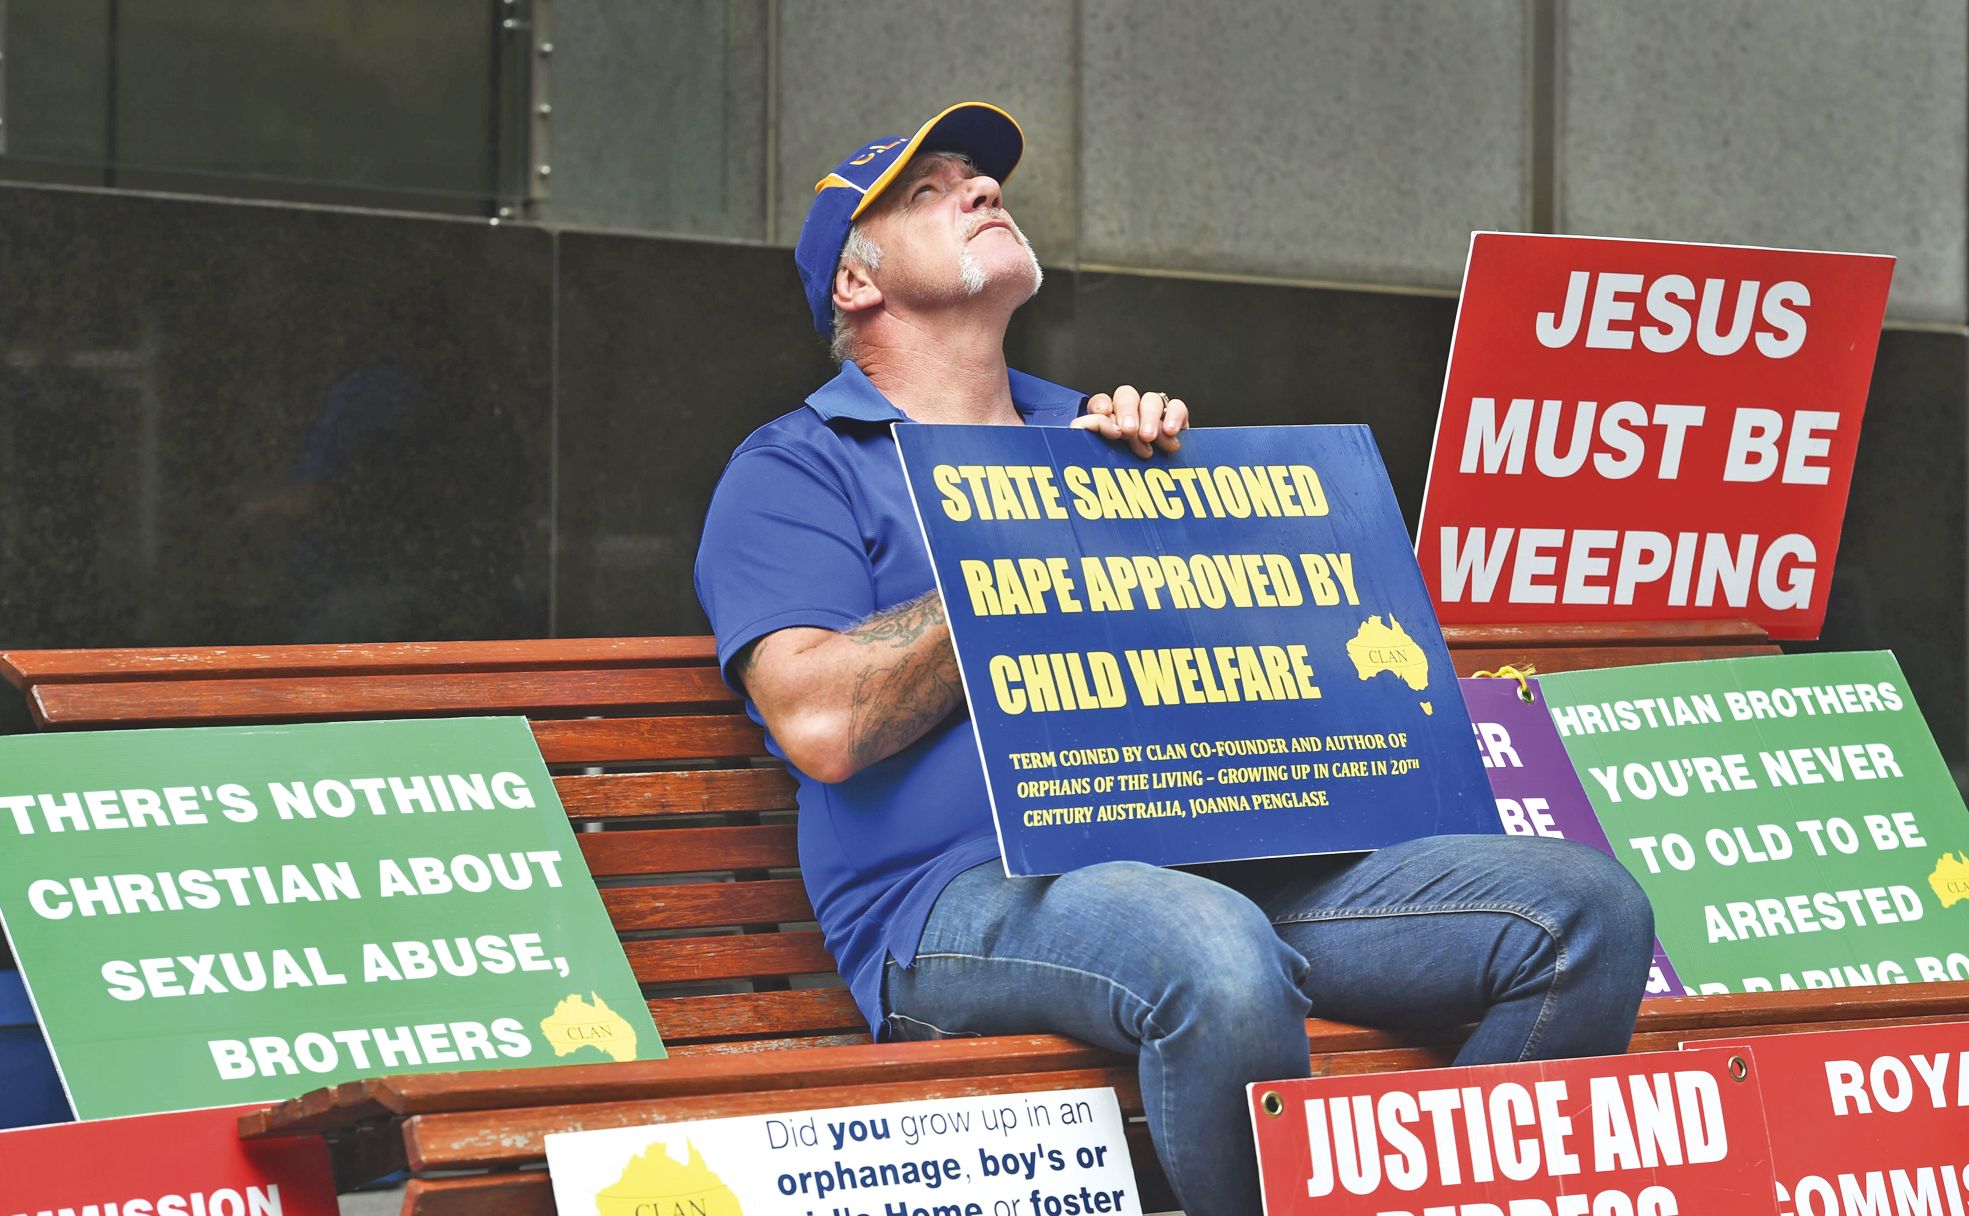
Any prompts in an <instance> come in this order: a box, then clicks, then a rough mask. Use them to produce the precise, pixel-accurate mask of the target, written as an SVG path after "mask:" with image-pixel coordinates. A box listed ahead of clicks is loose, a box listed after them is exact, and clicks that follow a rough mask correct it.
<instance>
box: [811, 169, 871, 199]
mask: <svg viewBox="0 0 1969 1216" xmlns="http://www.w3.org/2000/svg"><path fill="white" fill-rule="evenodd" d="M829 186H846V187H847V188H848V189H850V190H859V189H861V187H860V186H857V185H855V184H854V183H853V182H851V181H849V180H848V179H847V178H845V177H842V176H841V175H840V174H839V173H830V174H828V175H827V176H826V177H823V178H821V179H820V180H819V181H817V182H815V183H814V193H815V194H819V193H820V192H821V191H823V190H825V189H827V188H828V187H829Z"/></svg>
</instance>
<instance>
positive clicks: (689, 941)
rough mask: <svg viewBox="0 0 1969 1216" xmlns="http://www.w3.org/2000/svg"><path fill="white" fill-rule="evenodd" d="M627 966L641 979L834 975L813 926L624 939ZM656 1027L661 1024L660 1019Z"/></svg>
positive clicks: (673, 980)
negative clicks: (710, 935) (652, 938)
mask: <svg viewBox="0 0 1969 1216" xmlns="http://www.w3.org/2000/svg"><path fill="white" fill-rule="evenodd" d="M622 951H623V953H625V954H627V955H628V956H629V969H630V970H631V971H634V972H635V973H636V979H637V980H638V981H639V982H641V983H644V984H681V983H686V982H689V981H691V980H742V979H758V978H761V977H765V976H774V977H781V976H792V975H833V974H834V956H833V955H831V954H829V953H828V952H827V947H826V946H825V945H823V944H821V936H820V932H819V931H818V930H812V929H792V930H787V931H784V932H780V933H757V934H746V935H733V936H730V937H675V938H666V939H665V940H663V941H655V942H623V943H622ZM656 1028H657V1030H658V1031H661V1030H662V1029H663V1024H662V1023H661V1022H659V1023H657V1027H656Z"/></svg>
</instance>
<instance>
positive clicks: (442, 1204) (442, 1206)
mask: <svg viewBox="0 0 1969 1216" xmlns="http://www.w3.org/2000/svg"><path fill="white" fill-rule="evenodd" d="M403 1210H404V1212H406V1213H410V1212H415V1213H416V1214H417V1216H557V1213H556V1210H555V1207H554V1183H553V1180H552V1179H550V1178H549V1177H548V1176H547V1171H546V1170H523V1171H513V1172H510V1173H498V1174H478V1175H474V1176H471V1177H466V1178H412V1179H411V1180H410V1182H409V1183H408V1184H407V1185H405V1187H404V1188H403Z"/></svg>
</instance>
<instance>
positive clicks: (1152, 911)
mask: <svg viewBox="0 0 1969 1216" xmlns="http://www.w3.org/2000/svg"><path fill="white" fill-rule="evenodd" d="M1196 870H1197V871H1198V872H1192V871H1190V870H1172V869H1159V868H1157V867H1154V866H1148V865H1142V864H1139V863H1137V862H1108V863H1105V864H1102V865H1096V866H1089V867H1087V868H1086V869H1083V870H1076V871H1074V872H1073V873H1071V874H1065V875H1062V876H1060V877H1058V878H1007V877H1005V875H1004V872H1003V869H1002V867H1001V866H1000V865H999V864H998V863H997V862H991V863H988V864H986V865H981V866H978V867H976V868H975V869H971V870H967V871H965V872H964V873H963V874H960V875H959V876H958V877H957V878H956V879H955V880H953V881H952V882H951V884H950V886H949V887H947V888H945V890H944V892H943V894H942V895H941V896H939V897H938V899H937V902H936V905H935V907H934V908H933V909H932V910H931V913H930V921H929V925H928V926H927V927H926V929H925V930H924V934H923V941H922V945H921V946H920V947H919V949H918V951H917V955H916V961H915V963H914V965H912V966H910V967H907V968H905V967H902V966H899V965H898V964H897V963H895V962H894V961H893V960H892V961H891V962H890V963H889V965H888V968H887V972H886V974H885V976H884V985H883V1000H884V1008H885V1011H886V1013H887V1031H888V1034H889V1037H891V1038H898V1039H921V1038H936V1037H941V1036H947V1035H972V1034H1015V1033H1034V1032H1041V1031H1050V1032H1055V1033H1059V1034H1066V1035H1072V1036H1073V1037H1075V1038H1077V1039H1081V1040H1084V1041H1086V1042H1089V1043H1095V1044H1099V1045H1101V1046H1103V1047H1108V1048H1111V1049H1113V1050H1116V1051H1127V1052H1137V1053H1139V1061H1140V1068H1141V1084H1142V1102H1143V1104H1144V1106H1145V1107H1146V1112H1147V1115H1148V1122H1149V1131H1150V1134H1151V1136H1152V1137H1153V1139H1154V1141H1155V1147H1156V1152H1157V1154H1158V1155H1159V1156H1160V1157H1161V1158H1162V1165H1163V1169H1164V1170H1165V1172H1166V1173H1167V1174H1168V1176H1169V1181H1170V1183H1171V1184H1172V1185H1173V1186H1174V1187H1175V1190H1176V1195H1177V1197H1178V1198H1179V1199H1180V1200H1181V1201H1182V1204H1183V1207H1184V1210H1185V1211H1186V1212H1187V1213H1188V1214H1189V1216H1218V1214H1219V1213H1236V1214H1237V1216H1257V1213H1258V1212H1259V1210H1260V1204H1259V1199H1258V1169H1257V1164H1256V1160H1255V1157H1254V1155H1253V1150H1252V1140H1251V1118H1250V1115H1249V1113H1248V1111H1247V1108H1246V1105H1245V1094H1244V1087H1245V1084H1246V1083H1247V1082H1251V1081H1270V1080H1284V1079H1287V1078H1293V1077H1303V1076H1306V1075H1308V1073H1309V1071H1310V1068H1311V1063H1310V1057H1309V1053H1308V1051H1307V1047H1306V1028H1305V1024H1304V1023H1305V1019H1306V1018H1307V1017H1309V1016H1312V1017H1324V1018H1335V1019H1339V1020H1341V1021H1347V1022H1359V1023H1365V1024H1367V1025H1373V1026H1388V1027H1406V1028H1417V1029H1420V1028H1431V1029H1444V1028H1454V1027H1457V1026H1460V1025H1463V1024H1466V1023H1472V1022H1474V1023H1475V1024H1476V1029H1475V1031H1474V1032H1473V1033H1472V1034H1471V1035H1470V1037H1469V1039H1468V1040H1467V1041H1466V1042H1465V1043H1464V1044H1463V1047H1462V1050H1461V1051H1460V1052H1459V1053H1458V1055H1457V1057H1456V1062H1457V1063H1458V1064H1486V1063H1496V1062H1499V1061H1507V1060H1537V1059H1558V1058H1563V1057H1567V1056H1582V1055H1600V1054H1607V1053H1612V1052H1618V1051H1622V1050H1624V1049H1625V1048H1626V1046H1627V1040H1628V1038H1629V1037H1630V1036H1631V1035H1632V1033H1633V1030H1634V1015H1635V1012H1636V1010H1637V1009H1638V1008H1639V1007H1640V1002H1641V990H1642V988H1643V986H1644V985H1645V984H1646V983H1647V978H1648V967H1649V963H1650V961H1651V959H1652V955H1653V943H1654V915H1653V912H1652V911H1651V910H1650V908H1649V907H1648V901H1647V897H1646V896H1645V895H1643V894H1642V893H1641V889H1640V887H1639V886H1638V885H1637V884H1636V883H1635V882H1634V880H1633V879H1632V878H1630V877H1629V876H1628V874H1627V872H1626V871H1625V870H1623V869H1622V868H1621V867H1620V866H1619V864H1618V863H1616V862H1615V861H1613V859H1611V858H1609V857H1608V856H1606V855H1605V854H1604V853H1601V852H1599V851H1598V850H1595V849H1592V848H1589V847H1587V846H1585V845H1581V844H1575V843H1571V842H1568V841H1563V840H1547V839H1541V838H1536V837H1513V836H1437V837H1432V838H1429V839H1426V840H1416V841H1411V842H1409V843H1407V844H1402V845H1395V846H1393V847H1390V848H1385V849H1382V850H1380V851H1379V852H1376V853H1371V854H1368V855H1367V856H1364V857H1362V856H1357V855H1348V856H1344V857H1300V858H1287V859H1279V860H1270V861H1256V862H1236V863H1225V864H1218V865H1214V866H1206V867H1196ZM1206 873H1207V874H1208V875H1209V876H1208V877H1205V874H1206Z"/></svg>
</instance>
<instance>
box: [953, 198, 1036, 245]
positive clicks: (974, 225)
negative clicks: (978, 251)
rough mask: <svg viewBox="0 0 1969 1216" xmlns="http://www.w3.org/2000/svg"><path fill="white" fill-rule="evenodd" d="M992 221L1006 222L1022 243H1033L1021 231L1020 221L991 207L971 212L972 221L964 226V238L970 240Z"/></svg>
mask: <svg viewBox="0 0 1969 1216" xmlns="http://www.w3.org/2000/svg"><path fill="white" fill-rule="evenodd" d="M992 223H998V224H1004V225H1005V226H1006V227H1007V228H1009V229H1011V231H1012V235H1013V236H1015V237H1018V238H1019V241H1020V243H1021V244H1027V245H1029V244H1031V242H1030V241H1027V240H1026V234H1025V233H1023V232H1021V231H1019V225H1018V223H1017V222H1016V221H1015V220H1013V219H1012V217H1011V215H1010V214H1009V213H1008V212H1005V211H1000V210H998V209H997V208H990V207H987V208H980V209H979V210H977V211H974V212H972V213H971V219H970V222H969V223H968V224H966V225H965V228H964V239H965V240H967V241H968V240H970V239H971V238H972V237H974V236H976V235H978V230H979V229H981V228H983V227H984V226H985V225H986V224H992Z"/></svg>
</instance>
